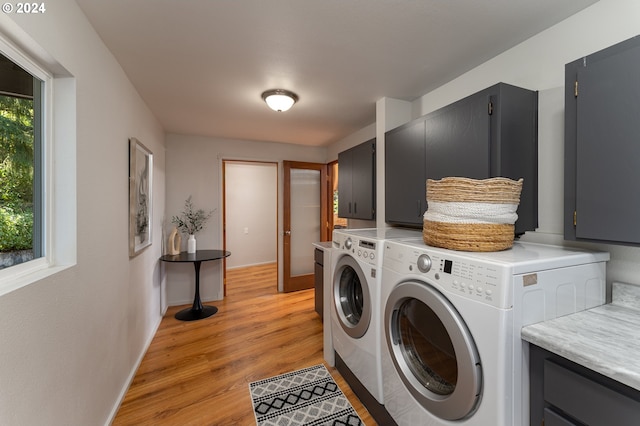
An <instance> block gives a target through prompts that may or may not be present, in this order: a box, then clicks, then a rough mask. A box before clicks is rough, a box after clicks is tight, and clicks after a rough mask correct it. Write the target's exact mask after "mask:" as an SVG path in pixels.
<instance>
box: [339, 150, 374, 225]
mask: <svg viewBox="0 0 640 426" xmlns="http://www.w3.org/2000/svg"><path fill="white" fill-rule="evenodd" d="M375 146H376V141H375V139H371V140H369V141H367V142H364V143H361V144H360V145H357V146H355V147H353V148H350V149H348V150H346V151H343V152H341V153H339V154H338V216H340V217H344V218H349V219H365V220H371V219H375V182H376V175H375V164H376V161H375Z"/></svg>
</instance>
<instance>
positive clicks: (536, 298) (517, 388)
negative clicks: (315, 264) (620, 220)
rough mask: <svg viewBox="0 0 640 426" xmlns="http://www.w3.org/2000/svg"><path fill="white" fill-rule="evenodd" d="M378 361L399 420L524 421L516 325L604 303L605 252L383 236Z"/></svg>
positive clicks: (388, 403)
mask: <svg viewBox="0 0 640 426" xmlns="http://www.w3.org/2000/svg"><path fill="white" fill-rule="evenodd" d="M384 245H385V247H384V255H383V268H382V292H381V312H383V313H384V314H383V321H382V326H381V331H382V334H381V342H382V351H381V360H382V372H383V398H384V401H385V408H386V410H387V411H388V412H389V414H390V415H391V417H392V418H393V419H394V420H395V421H396V422H397V423H398V424H399V425H401V426H402V425H407V426H409V425H411V426H414V425H431V426H439V425H458V426H462V425H464V426H468V425H481V426H486V425H492V426H513V425H516V426H518V425H527V424H528V400H529V394H528V388H529V379H528V363H527V359H528V346H527V345H526V342H523V341H522V340H521V338H520V330H521V328H522V326H524V325H528V324H531V323H534V322H539V321H543V320H547V319H551V318H555V317H557V316H561V315H565V314H568V313H572V312H577V311H580V310H584V309H588V308H591V307H594V306H598V305H600V304H603V303H604V302H605V264H606V261H607V260H608V259H609V254H608V253H595V252H587V251H579V250H577V249H575V250H574V249H565V248H561V247H555V246H547V245H541V244H532V243H520V242H516V243H514V246H513V248H511V249H509V250H505V251H502V252H493V253H469V252H457V251H451V250H444V249H438V248H433V247H429V246H426V245H425V244H424V243H423V242H422V240H417V241H404V242H394V241H388V242H385V244H384Z"/></svg>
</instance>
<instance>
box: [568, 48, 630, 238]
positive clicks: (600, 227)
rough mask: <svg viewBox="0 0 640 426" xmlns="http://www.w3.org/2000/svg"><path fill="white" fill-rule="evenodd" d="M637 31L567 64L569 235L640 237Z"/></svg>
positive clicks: (575, 236)
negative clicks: (628, 38)
mask: <svg viewBox="0 0 640 426" xmlns="http://www.w3.org/2000/svg"><path fill="white" fill-rule="evenodd" d="M638 182H640V36H637V37H634V38H632V39H630V40H627V41H624V42H621V43H618V44H616V45H614V46H611V47H609V48H607V49H604V50H601V51H599V52H596V53H594V54H592V55H589V56H586V57H584V58H581V59H578V60H576V61H573V62H571V63H569V64H567V65H566V66H565V187H564V190H565V191H564V192H565V212H564V216H565V217H564V233H565V239H567V240H583V241H600V242H609V243H618V244H628V245H638V244H640V226H638V218H639V217H640V196H638Z"/></svg>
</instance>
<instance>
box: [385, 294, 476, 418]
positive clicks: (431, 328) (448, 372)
mask: <svg viewBox="0 0 640 426" xmlns="http://www.w3.org/2000/svg"><path fill="white" fill-rule="evenodd" d="M385 335H386V340H387V346H388V348H389V353H390V354H391V359H392V360H393V364H394V366H395V368H396V371H397V372H398V375H399V376H400V378H401V380H402V381H403V383H404V384H405V386H406V387H407V389H408V390H409V392H410V393H411V394H412V395H413V396H414V398H415V399H416V400H417V401H418V402H419V403H420V404H421V405H422V406H423V407H424V408H425V409H427V410H428V411H429V412H430V413H431V414H433V415H435V416H437V417H439V418H442V419H445V420H459V419H464V418H465V417H468V416H470V415H471V414H473V412H474V411H475V410H476V408H477V405H478V402H479V400H480V394H481V392H482V368H481V364H480V357H479V355H478V350H477V348H476V345H475V342H474V341H473V338H472V336H471V333H470V332H469V329H468V328H467V326H466V325H465V323H464V321H463V319H462V317H461V316H460V314H459V313H458V311H457V310H456V309H455V307H454V306H453V305H452V304H451V302H450V301H449V300H447V298H446V297H445V296H443V295H442V293H440V292H439V291H438V290H436V289H435V288H433V287H432V286H430V285H429V284H427V283H424V282H418V281H406V282H403V283H401V284H399V285H398V286H397V287H395V288H394V289H393V290H392V292H391V294H390V295H389V298H388V300H387V304H386V309H385Z"/></svg>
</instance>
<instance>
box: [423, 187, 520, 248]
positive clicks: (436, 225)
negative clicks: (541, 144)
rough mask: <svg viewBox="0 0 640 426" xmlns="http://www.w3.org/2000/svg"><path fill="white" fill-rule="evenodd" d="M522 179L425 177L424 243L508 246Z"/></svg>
mask: <svg viewBox="0 0 640 426" xmlns="http://www.w3.org/2000/svg"><path fill="white" fill-rule="evenodd" d="M522 182H523V180H522V179H519V180H517V181H516V180H512V179H508V178H502V177H497V178H490V179H481V180H478V179H470V178H463V177H446V178H443V179H440V180H433V179H428V180H427V204H428V205H429V209H428V210H427V212H426V213H425V215H424V222H423V229H422V237H423V239H424V242H425V244H427V245H430V246H435V247H443V248H448V249H453V250H461V251H500V250H505V249H508V248H510V247H511V246H512V245H513V237H514V230H515V225H514V224H515V221H516V220H517V218H518V215H517V214H516V210H517V208H518V204H519V203H520V193H521V191H522Z"/></svg>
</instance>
